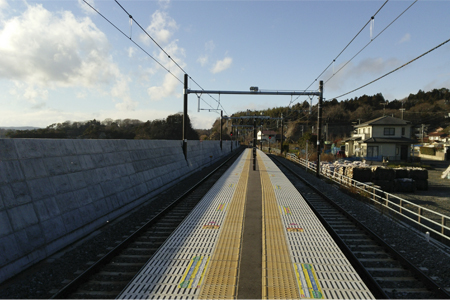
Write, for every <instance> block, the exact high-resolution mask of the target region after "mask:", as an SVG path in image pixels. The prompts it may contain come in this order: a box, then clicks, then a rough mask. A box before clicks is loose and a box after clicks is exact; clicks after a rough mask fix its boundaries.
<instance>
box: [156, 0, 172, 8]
mask: <svg viewBox="0 0 450 300" xmlns="http://www.w3.org/2000/svg"><path fill="white" fill-rule="evenodd" d="M158 4H159V6H160V7H161V8H162V9H168V8H169V7H170V0H158Z"/></svg>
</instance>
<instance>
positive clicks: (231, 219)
mask: <svg viewBox="0 0 450 300" xmlns="http://www.w3.org/2000/svg"><path fill="white" fill-rule="evenodd" d="M250 160H251V151H248V155H247V158H246V160H245V165H244V169H243V170H242V173H241V176H240V178H239V181H238V184H237V187H236V191H235V193H234V195H233V199H232V201H231V203H230V205H229V207H228V214H227V216H226V219H225V221H224V223H223V225H222V231H221V233H220V236H219V240H218V242H217V246H216V247H215V249H214V252H213V255H212V257H211V260H210V262H209V266H208V269H207V271H206V275H205V278H204V283H203V285H202V286H201V289H200V293H199V295H198V298H199V299H234V298H236V294H237V284H238V283H237V279H238V268H239V254H240V252H241V244H242V231H243V223H244V211H245V199H246V194H247V182H248V176H249V170H250Z"/></svg>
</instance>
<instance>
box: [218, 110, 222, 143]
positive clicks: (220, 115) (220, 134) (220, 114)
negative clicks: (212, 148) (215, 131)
mask: <svg viewBox="0 0 450 300" xmlns="http://www.w3.org/2000/svg"><path fill="white" fill-rule="evenodd" d="M222 118H223V110H221V111H220V131H219V132H220V150H222Z"/></svg>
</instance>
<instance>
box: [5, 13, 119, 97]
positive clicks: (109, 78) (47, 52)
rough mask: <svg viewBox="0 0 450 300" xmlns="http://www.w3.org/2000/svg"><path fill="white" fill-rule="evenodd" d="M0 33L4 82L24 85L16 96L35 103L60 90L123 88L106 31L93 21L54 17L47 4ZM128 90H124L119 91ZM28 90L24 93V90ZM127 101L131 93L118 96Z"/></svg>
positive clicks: (62, 15)
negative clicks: (10, 81) (46, 7)
mask: <svg viewBox="0 0 450 300" xmlns="http://www.w3.org/2000/svg"><path fill="white" fill-rule="evenodd" d="M3 24H4V26H3V27H2V28H1V29H0V78H4V79H7V80H12V81H13V82H21V83H22V84H23V85H24V86H25V88H20V89H17V85H16V89H17V91H16V94H18V95H19V94H20V91H22V94H21V96H22V97H23V98H25V99H27V100H28V101H29V102H31V103H34V101H37V99H41V100H45V99H47V96H48V91H49V90H53V89H56V88H61V87H62V88H67V87H82V88H89V89H92V88H94V89H102V87H106V86H108V85H111V84H112V85H115V84H117V85H118V86H117V87H114V88H113V91H114V90H118V91H119V90H122V91H124V90H126V89H124V88H123V85H124V82H127V81H126V80H125V81H124V79H123V78H124V76H123V75H122V74H121V72H120V70H119V68H118V66H117V65H116V64H115V63H114V62H113V60H112V57H111V56H110V53H109V50H110V45H109V43H108V40H107V38H106V36H105V34H104V33H103V32H101V31H100V30H99V29H98V28H97V27H96V26H95V24H94V23H93V22H92V21H91V20H90V19H89V18H87V17H85V18H82V19H77V18H76V17H75V16H74V15H73V14H72V13H71V12H69V11H62V12H59V13H52V12H49V11H48V10H46V9H44V8H43V7H42V5H27V9H26V11H25V12H24V13H23V14H22V15H20V16H18V17H14V18H11V19H9V20H5V21H4V23H3ZM119 86H122V87H119ZM23 91H24V92H23ZM113 96H116V97H122V99H124V100H126V97H127V95H125V93H120V92H117V91H116V92H114V95H113Z"/></svg>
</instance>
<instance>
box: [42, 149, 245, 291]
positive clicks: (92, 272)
mask: <svg viewBox="0 0 450 300" xmlns="http://www.w3.org/2000/svg"><path fill="white" fill-rule="evenodd" d="M240 153H241V151H237V152H236V154H235V155H233V156H232V157H230V158H229V159H227V160H226V161H225V162H223V163H222V164H221V165H220V166H219V167H217V168H216V169H215V170H214V171H212V172H211V173H209V174H208V175H207V176H206V177H205V178H203V179H201V180H199V181H198V182H197V183H196V184H195V185H194V186H193V187H186V190H184V191H182V192H179V193H178V194H179V195H177V196H175V197H174V198H172V199H174V200H173V201H172V202H171V203H170V204H169V205H166V207H164V208H161V209H159V211H158V212H157V214H156V215H155V216H153V217H151V218H150V219H149V220H147V221H146V222H143V223H142V224H141V226H140V227H139V228H136V230H135V231H133V232H130V235H129V236H123V240H122V241H121V242H117V244H118V245H117V246H116V247H114V248H110V249H108V250H110V251H109V252H108V253H106V254H99V255H98V256H99V259H98V260H97V261H96V262H91V263H90V266H89V267H88V268H87V269H86V270H85V271H82V272H79V273H80V274H78V276H77V277H76V278H75V279H74V280H71V281H70V282H68V283H67V285H66V286H65V287H64V288H62V289H61V290H59V291H58V292H56V293H55V294H53V296H52V297H51V299H111V298H115V297H117V296H118V295H119V294H120V292H121V291H122V290H123V289H124V288H125V286H126V285H127V284H128V283H129V282H130V281H131V279H132V278H133V277H134V276H135V274H136V273H137V272H138V271H139V270H140V269H141V268H142V267H143V266H144V264H145V263H146V262H147V261H148V260H149V259H150V258H151V256H152V255H153V254H154V253H155V252H156V251H157V250H158V248H159V247H160V246H161V245H162V244H163V243H164V241H165V240H166V239H167V238H168V237H169V236H170V234H171V233H172V232H173V231H174V230H175V229H176V228H177V226H178V225H179V224H180V223H181V222H182V221H183V219H184V218H185V217H186V216H187V215H188V214H189V213H190V212H191V211H192V209H193V208H194V207H195V205H196V204H197V203H198V202H199V201H200V200H201V199H202V197H203V195H204V194H206V193H207V192H208V190H209V189H210V188H211V187H212V186H213V185H214V183H215V182H216V181H217V180H218V178H219V177H220V176H222V174H223V173H224V172H225V171H226V170H227V169H228V167H229V166H231V164H232V163H233V162H234V160H235V159H236V158H237V157H238V155H239V154H240Z"/></svg>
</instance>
